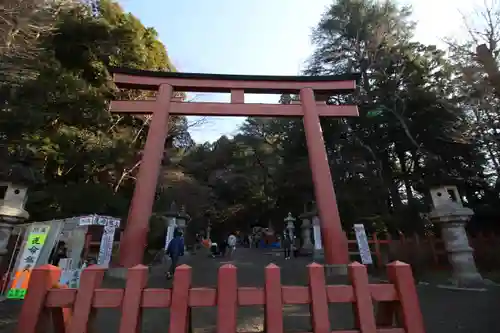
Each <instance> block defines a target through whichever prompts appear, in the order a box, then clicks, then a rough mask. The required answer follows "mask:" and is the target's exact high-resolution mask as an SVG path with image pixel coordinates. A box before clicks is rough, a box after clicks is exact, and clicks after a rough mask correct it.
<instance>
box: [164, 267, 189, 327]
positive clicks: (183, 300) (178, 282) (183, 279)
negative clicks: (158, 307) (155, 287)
mask: <svg viewBox="0 0 500 333" xmlns="http://www.w3.org/2000/svg"><path fill="white" fill-rule="evenodd" d="M190 286H191V267H189V266H188V265H180V266H179V267H177V269H176V270H175V274H174V282H173V284H172V305H171V306H170V325H169V329H168V332H176V333H186V332H187V331H188V330H189V328H190V322H189V319H190V309H189V287H190ZM173 300H175V302H174V301H173Z"/></svg>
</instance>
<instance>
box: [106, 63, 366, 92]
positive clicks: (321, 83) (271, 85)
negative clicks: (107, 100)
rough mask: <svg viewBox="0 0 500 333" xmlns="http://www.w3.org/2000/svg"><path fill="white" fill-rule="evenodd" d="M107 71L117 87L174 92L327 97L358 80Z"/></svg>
mask: <svg viewBox="0 0 500 333" xmlns="http://www.w3.org/2000/svg"><path fill="white" fill-rule="evenodd" d="M111 72H112V73H113V77H114V82H115V84H116V86H117V87H119V88H126V89H141V90H158V87H159V86H160V85H161V84H169V85H171V86H172V87H173V88H174V89H175V90H176V91H189V92H218V93H228V92H231V90H234V89H239V90H244V92H245V93H260V94H287V93H291V94H295V93H298V92H299V91H300V89H302V88H312V89H313V90H314V92H315V93H316V94H319V95H327V94H336V93H343V92H352V91H354V90H355V89H356V83H357V81H358V80H359V74H356V73H353V74H342V75H328V76H267V75H228V74H199V73H179V72H159V71H149V70H138V69H129V68H111Z"/></svg>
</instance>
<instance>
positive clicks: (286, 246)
mask: <svg viewBox="0 0 500 333" xmlns="http://www.w3.org/2000/svg"><path fill="white" fill-rule="evenodd" d="M281 244H282V246H283V250H284V252H285V260H288V259H290V254H291V250H292V240H291V239H290V236H289V235H288V234H285V235H284V237H283V241H282V243H281Z"/></svg>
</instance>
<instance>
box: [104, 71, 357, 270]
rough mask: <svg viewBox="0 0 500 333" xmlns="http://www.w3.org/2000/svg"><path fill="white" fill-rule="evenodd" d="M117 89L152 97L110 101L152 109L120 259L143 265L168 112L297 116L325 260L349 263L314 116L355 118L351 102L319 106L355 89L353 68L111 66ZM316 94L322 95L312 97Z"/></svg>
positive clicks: (140, 110) (123, 108) (128, 108)
mask: <svg viewBox="0 0 500 333" xmlns="http://www.w3.org/2000/svg"><path fill="white" fill-rule="evenodd" d="M112 71H113V73H114V82H115V84H116V86H117V87H118V88H125V89H142V90H153V91H157V95H156V100H153V101H113V102H112V103H111V112H113V113H128V114H152V118H151V123H150V125H149V131H148V136H147V139H146V144H145V146H144V150H143V157H142V162H141V165H140V167H139V171H138V175H137V180H136V185H135V190H134V194H133V197H132V202H131V204H130V210H129V214H128V219H127V224H126V229H125V232H124V236H123V238H122V240H121V245H120V265H121V266H123V267H133V266H135V265H138V264H142V259H143V254H144V247H145V245H146V239H147V233H148V229H149V218H150V216H151V213H152V207H153V203H154V198H155V190H156V186H157V181H158V176H159V173H160V168H161V161H162V159H163V156H164V143H165V139H166V137H167V131H168V118H169V116H170V115H197V116H202V115H203V116H259V117H292V116H302V117H303V120H304V131H305V137H306V141H307V148H308V151H309V164H310V167H311V171H312V177H313V183H314V192H315V197H316V202H317V205H318V213H319V218H320V226H321V235H322V243H323V245H324V251H325V261H326V263H327V264H330V265H344V264H347V263H348V261H349V252H348V248H347V246H348V245H347V239H346V237H345V234H344V232H343V230H342V225H341V223H340V216H339V212H338V207H337V200H336V197H335V191H334V187H333V181H332V177H331V173H330V166H329V164H328V159H327V154H326V149H325V143H324V140H323V133H322V130H321V125H320V118H319V117H320V116H325V117H355V116H358V108H357V106H355V105H326V103H325V100H326V99H327V98H328V97H329V96H331V95H333V94H338V93H345V92H353V91H354V90H355V89H356V81H357V78H358V76H357V75H356V74H346V75H336V76H321V77H314V76H248V75H219V74H194V73H174V72H156V71H143V70H133V69H123V68H115V69H113V70H112ZM174 92H220V93H231V103H189V102H183V101H180V100H177V99H174V98H173V93H174ZM245 93H261V94H284V93H290V94H297V93H299V95H300V104H290V105H284V104H245V100H244V94H245ZM316 97H318V99H321V101H317V100H316Z"/></svg>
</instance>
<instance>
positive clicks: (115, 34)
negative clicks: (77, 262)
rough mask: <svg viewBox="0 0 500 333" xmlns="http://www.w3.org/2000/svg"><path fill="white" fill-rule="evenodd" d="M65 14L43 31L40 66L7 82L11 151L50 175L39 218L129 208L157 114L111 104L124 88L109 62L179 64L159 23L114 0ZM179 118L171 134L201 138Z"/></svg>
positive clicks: (33, 203)
mask: <svg viewBox="0 0 500 333" xmlns="http://www.w3.org/2000/svg"><path fill="white" fill-rule="evenodd" d="M56 20H57V21H56V22H55V23H54V28H55V30H54V31H53V32H52V33H51V34H47V35H46V36H44V38H43V39H42V40H40V41H39V42H40V45H41V46H42V47H43V53H42V54H41V57H42V59H44V62H43V64H44V65H43V66H40V67H39V68H37V75H36V76H35V77H33V78H26V80H24V82H23V84H22V85H20V86H17V87H8V86H3V87H2V89H3V90H2V91H4V92H5V94H6V95H8V96H9V98H8V100H7V102H6V103H5V105H4V107H3V108H2V116H1V118H0V120H1V122H0V126H1V127H0V131H1V133H2V138H1V140H2V146H3V147H5V154H6V156H4V157H5V159H6V160H8V161H10V162H11V163H19V162H21V163H23V164H24V165H28V166H29V167H30V168H32V169H34V170H35V171H36V172H38V173H40V174H41V175H42V179H43V181H42V182H41V183H39V184H38V185H37V186H36V188H35V190H34V191H33V192H32V194H30V197H29V201H28V210H29V211H30V213H31V215H32V217H33V218H34V219H51V218H57V217H68V216H72V215H78V214H89V213H96V214H99V213H101V214H109V215H115V216H125V215H126V213H127V206H128V202H129V200H130V197H131V194H132V190H133V186H134V176H135V173H136V171H137V166H138V163H139V161H140V158H139V153H140V150H141V149H142V147H143V146H144V142H145V136H146V133H147V129H148V124H149V118H147V117H146V118H144V117H143V118H135V117H131V116H116V115H111V114H110V112H109V111H108V101H109V100H110V99H112V98H115V97H119V95H120V94H121V93H120V92H116V91H114V90H113V88H112V87H111V86H110V84H109V82H110V81H111V80H110V74H109V72H108V70H107V68H108V66H110V65H112V66H125V67H136V68H147V69H156V70H175V68H174V67H173V66H172V64H171V63H170V61H169V59H168V56H167V52H166V50H165V47H164V46H163V45H162V44H161V42H160V41H159V40H158V39H157V37H158V36H157V33H156V31H154V29H151V28H146V27H144V26H143V25H142V24H141V23H140V21H139V20H138V19H137V18H135V17H134V16H133V15H132V14H127V13H124V12H123V11H122V9H121V8H120V6H119V5H118V4H116V3H115V2H113V1H108V0H103V1H101V2H100V13H99V15H98V16H93V15H91V14H90V11H89V10H88V8H86V7H85V6H82V5H78V6H73V7H69V8H67V9H65V10H62V11H61V12H60V13H59V14H58V15H57V17H56ZM130 94H132V95H130ZM141 94H143V93H141V92H132V93H129V95H128V96H127V97H132V98H133V97H140V95H141ZM170 127H171V129H172V130H171V131H170V133H171V138H170V141H172V142H173V143H174V144H177V145H181V146H182V145H189V144H191V142H192V141H191V139H190V137H189V134H188V133H187V123H186V120H185V118H183V117H177V118H175V119H172V120H171V124H170ZM4 167H6V168H8V164H7V165H4Z"/></svg>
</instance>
